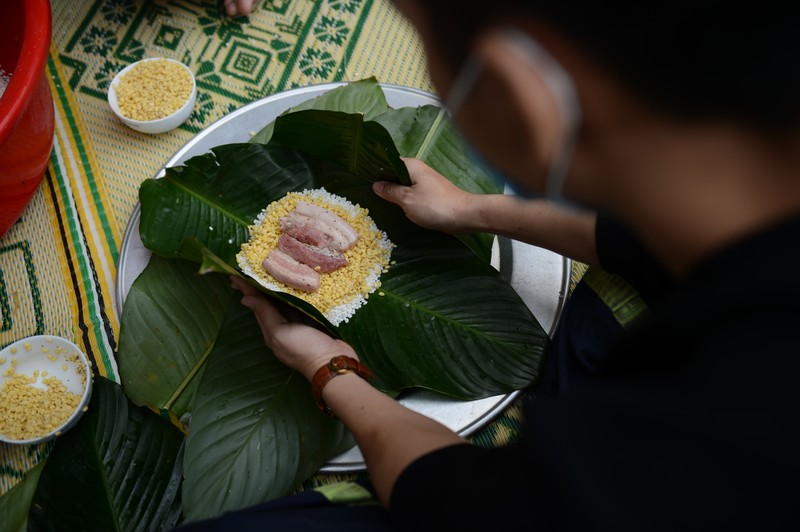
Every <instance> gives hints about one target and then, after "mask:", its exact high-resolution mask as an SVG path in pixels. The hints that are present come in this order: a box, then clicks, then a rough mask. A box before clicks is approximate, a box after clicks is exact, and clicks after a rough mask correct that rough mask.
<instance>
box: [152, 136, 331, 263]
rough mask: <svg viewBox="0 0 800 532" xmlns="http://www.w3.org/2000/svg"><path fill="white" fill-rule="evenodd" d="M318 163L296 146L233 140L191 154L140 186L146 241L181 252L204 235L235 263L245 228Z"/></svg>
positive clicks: (166, 252)
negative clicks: (267, 145)
mask: <svg viewBox="0 0 800 532" xmlns="http://www.w3.org/2000/svg"><path fill="white" fill-rule="evenodd" d="M311 164H317V163H316V162H315V161H313V160H310V159H309V158H307V157H303V156H301V155H299V154H297V153H296V152H294V151H292V150H286V149H283V148H278V147H273V148H270V149H265V148H264V146H262V145H260V144H231V145H227V146H220V147H217V148H214V149H213V150H211V152H210V153H208V154H205V155H200V156H197V157H193V158H192V159H190V160H189V161H187V163H186V165H185V166H177V167H173V168H167V169H166V172H165V175H164V176H163V177H162V178H160V179H148V180H146V181H144V182H143V183H142V185H141V186H140V188H139V200H140V202H141V219H140V222H139V233H140V235H141V238H142V243H143V244H144V245H145V246H146V247H147V248H148V249H150V250H151V251H153V252H154V253H156V254H157V255H161V256H162V257H166V258H175V257H182V258H187V259H191V260H195V261H198V262H199V261H200V260H201V259H200V257H197V256H191V255H189V256H182V255H181V254H180V252H181V251H182V245H183V241H184V240H185V239H186V238H188V237H194V238H197V239H198V240H200V241H201V242H202V243H203V244H204V245H205V246H206V247H208V248H209V249H210V250H211V251H212V252H213V253H214V254H215V255H217V256H219V257H220V258H221V259H222V260H224V261H225V262H227V263H228V264H231V265H234V266H235V265H236V260H235V256H236V253H238V252H239V248H240V246H241V245H242V243H243V242H246V241H247V239H248V238H249V235H248V231H247V228H248V226H249V225H250V224H252V223H253V220H255V218H256V216H258V213H259V212H261V209H263V208H264V207H265V206H266V203H265V201H266V199H267V198H271V197H274V196H275V190H302V189H303V188H305V187H307V186H308V185H310V183H311V181H312V175H313V173H314V172H313V169H312V168H311V167H310V166H309V165H311Z"/></svg>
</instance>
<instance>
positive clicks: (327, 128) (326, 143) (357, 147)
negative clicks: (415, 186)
mask: <svg viewBox="0 0 800 532" xmlns="http://www.w3.org/2000/svg"><path fill="white" fill-rule="evenodd" d="M270 145H278V146H285V147H287V148H291V149H294V150H297V151H299V152H302V153H306V154H309V155H313V156H314V157H317V158H319V159H322V160H323V161H328V162H332V163H337V164H340V165H342V166H343V167H344V168H345V169H346V170H347V171H348V172H349V173H351V174H352V175H356V176H358V177H361V178H362V179H366V180H367V181H369V182H370V183H372V182H375V181H395V182H398V183H401V184H403V185H410V184H411V178H410V177H409V176H408V169H407V168H406V165H405V163H404V162H403V161H402V160H400V153H399V152H398V151H397V148H396V147H395V145H394V141H393V140H392V137H391V136H390V135H389V132H388V131H386V129H385V128H384V127H383V126H381V125H380V124H379V123H377V122H371V121H365V120H364V115H362V114H358V113H342V112H339V111H297V112H294V113H291V114H288V115H285V116H281V117H279V118H278V119H277V120H276V121H275V132H274V133H273V134H272V140H271V141H270Z"/></svg>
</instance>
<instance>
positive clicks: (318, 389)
mask: <svg viewBox="0 0 800 532" xmlns="http://www.w3.org/2000/svg"><path fill="white" fill-rule="evenodd" d="M345 373H355V374H356V375H358V376H359V377H362V378H365V379H374V378H375V374H374V373H373V372H372V370H371V369H369V368H368V367H367V366H365V365H364V364H362V363H361V362H359V361H358V360H356V359H355V358H353V357H349V356H346V355H339V356H335V357H333V358H332V359H331V360H330V362H328V363H327V364H325V365H324V366H322V367H321V368H319V369H318V370H317V372H316V373H314V378H313V379H311V393H312V394H313V395H314V400H316V402H317V406H318V407H319V409H320V410H322V411H323V412H324V413H325V414H328V415H329V416H333V412H332V411H331V409H330V408H329V407H328V405H326V404H325V401H323V400H322V389H323V388H325V385H326V384H328V383H329V382H330V381H331V380H332V379H333V378H334V377H338V376H339V375H344V374H345Z"/></svg>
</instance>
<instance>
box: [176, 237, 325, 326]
mask: <svg viewBox="0 0 800 532" xmlns="http://www.w3.org/2000/svg"><path fill="white" fill-rule="evenodd" d="M181 249H182V250H187V251H189V250H190V252H189V254H190V255H192V256H201V257H202V261H201V262H200V269H199V270H198V273H200V274H203V275H205V274H207V273H224V274H227V275H228V276H231V275H235V276H237V277H239V278H241V279H244V280H245V281H247V282H248V283H250V284H251V285H253V286H254V287H255V288H257V289H258V290H260V291H262V292H264V293H266V294H269V295H270V296H272V297H273V298H275V299H279V300H281V301H283V302H284V303H286V304H287V305H289V306H292V307H294V308H296V309H298V310H300V311H301V312H303V313H305V314H306V315H308V316H309V317H310V318H313V319H314V320H316V321H317V322H319V323H320V324H321V325H322V326H323V327H325V328H326V329H327V330H328V332H329V333H330V334H331V335H333V336H338V335H339V331H338V330H337V329H336V327H334V326H333V325H332V324H331V322H330V321H328V319H327V318H326V317H325V316H323V315H322V313H321V312H320V311H318V310H317V309H316V308H314V307H313V306H312V305H310V304H309V303H307V302H306V301H303V300H302V299H300V298H298V297H295V296H293V295H291V294H287V293H284V292H273V291H272V290H269V289H267V288H265V287H263V286H261V285H260V284H259V283H257V282H256V281H254V280H253V279H251V278H250V277H248V276H247V275H245V274H243V273H242V272H241V271H239V270H238V269H236V268H234V267H232V266H230V265H229V264H227V263H225V262H224V261H223V260H222V259H220V258H219V257H217V256H216V255H214V253H212V252H211V250H209V249H208V248H207V247H205V246H204V245H203V244H202V243H201V242H200V241H199V240H197V239H196V238H193V237H190V238H187V239H186V240H185V241H184V243H183V246H182V248H181Z"/></svg>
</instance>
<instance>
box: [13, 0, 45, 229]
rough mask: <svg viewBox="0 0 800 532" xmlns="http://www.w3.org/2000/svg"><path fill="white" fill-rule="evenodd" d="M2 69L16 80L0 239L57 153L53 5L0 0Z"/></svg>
mask: <svg viewBox="0 0 800 532" xmlns="http://www.w3.org/2000/svg"><path fill="white" fill-rule="evenodd" d="M0 20H2V21H3V26H4V27H3V31H2V32H0V68H2V69H3V70H4V71H5V72H6V73H10V74H11V80H10V82H9V84H8V86H7V87H6V90H5V92H4V93H3V95H2V97H0V238H2V237H3V235H5V234H6V232H7V231H8V229H9V228H10V227H11V226H12V225H14V222H16V221H17V220H18V219H19V217H20V215H21V214H22V211H23V210H24V209H25V207H26V205H27V204H28V202H29V201H30V199H31V197H32V196H33V194H34V192H36V189H37V187H38V186H39V183H40V182H41V181H42V177H43V176H44V172H45V168H46V167H47V161H48V160H49V158H50V152H51V150H52V148H53V119H54V109H53V97H52V94H51V93H50V85H49V84H48V83H47V77H46V73H45V67H46V65H47V56H48V53H49V52H50V36H51V32H52V28H51V12H50V1H49V0H22V1H20V0H10V1H9V0H0Z"/></svg>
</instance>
